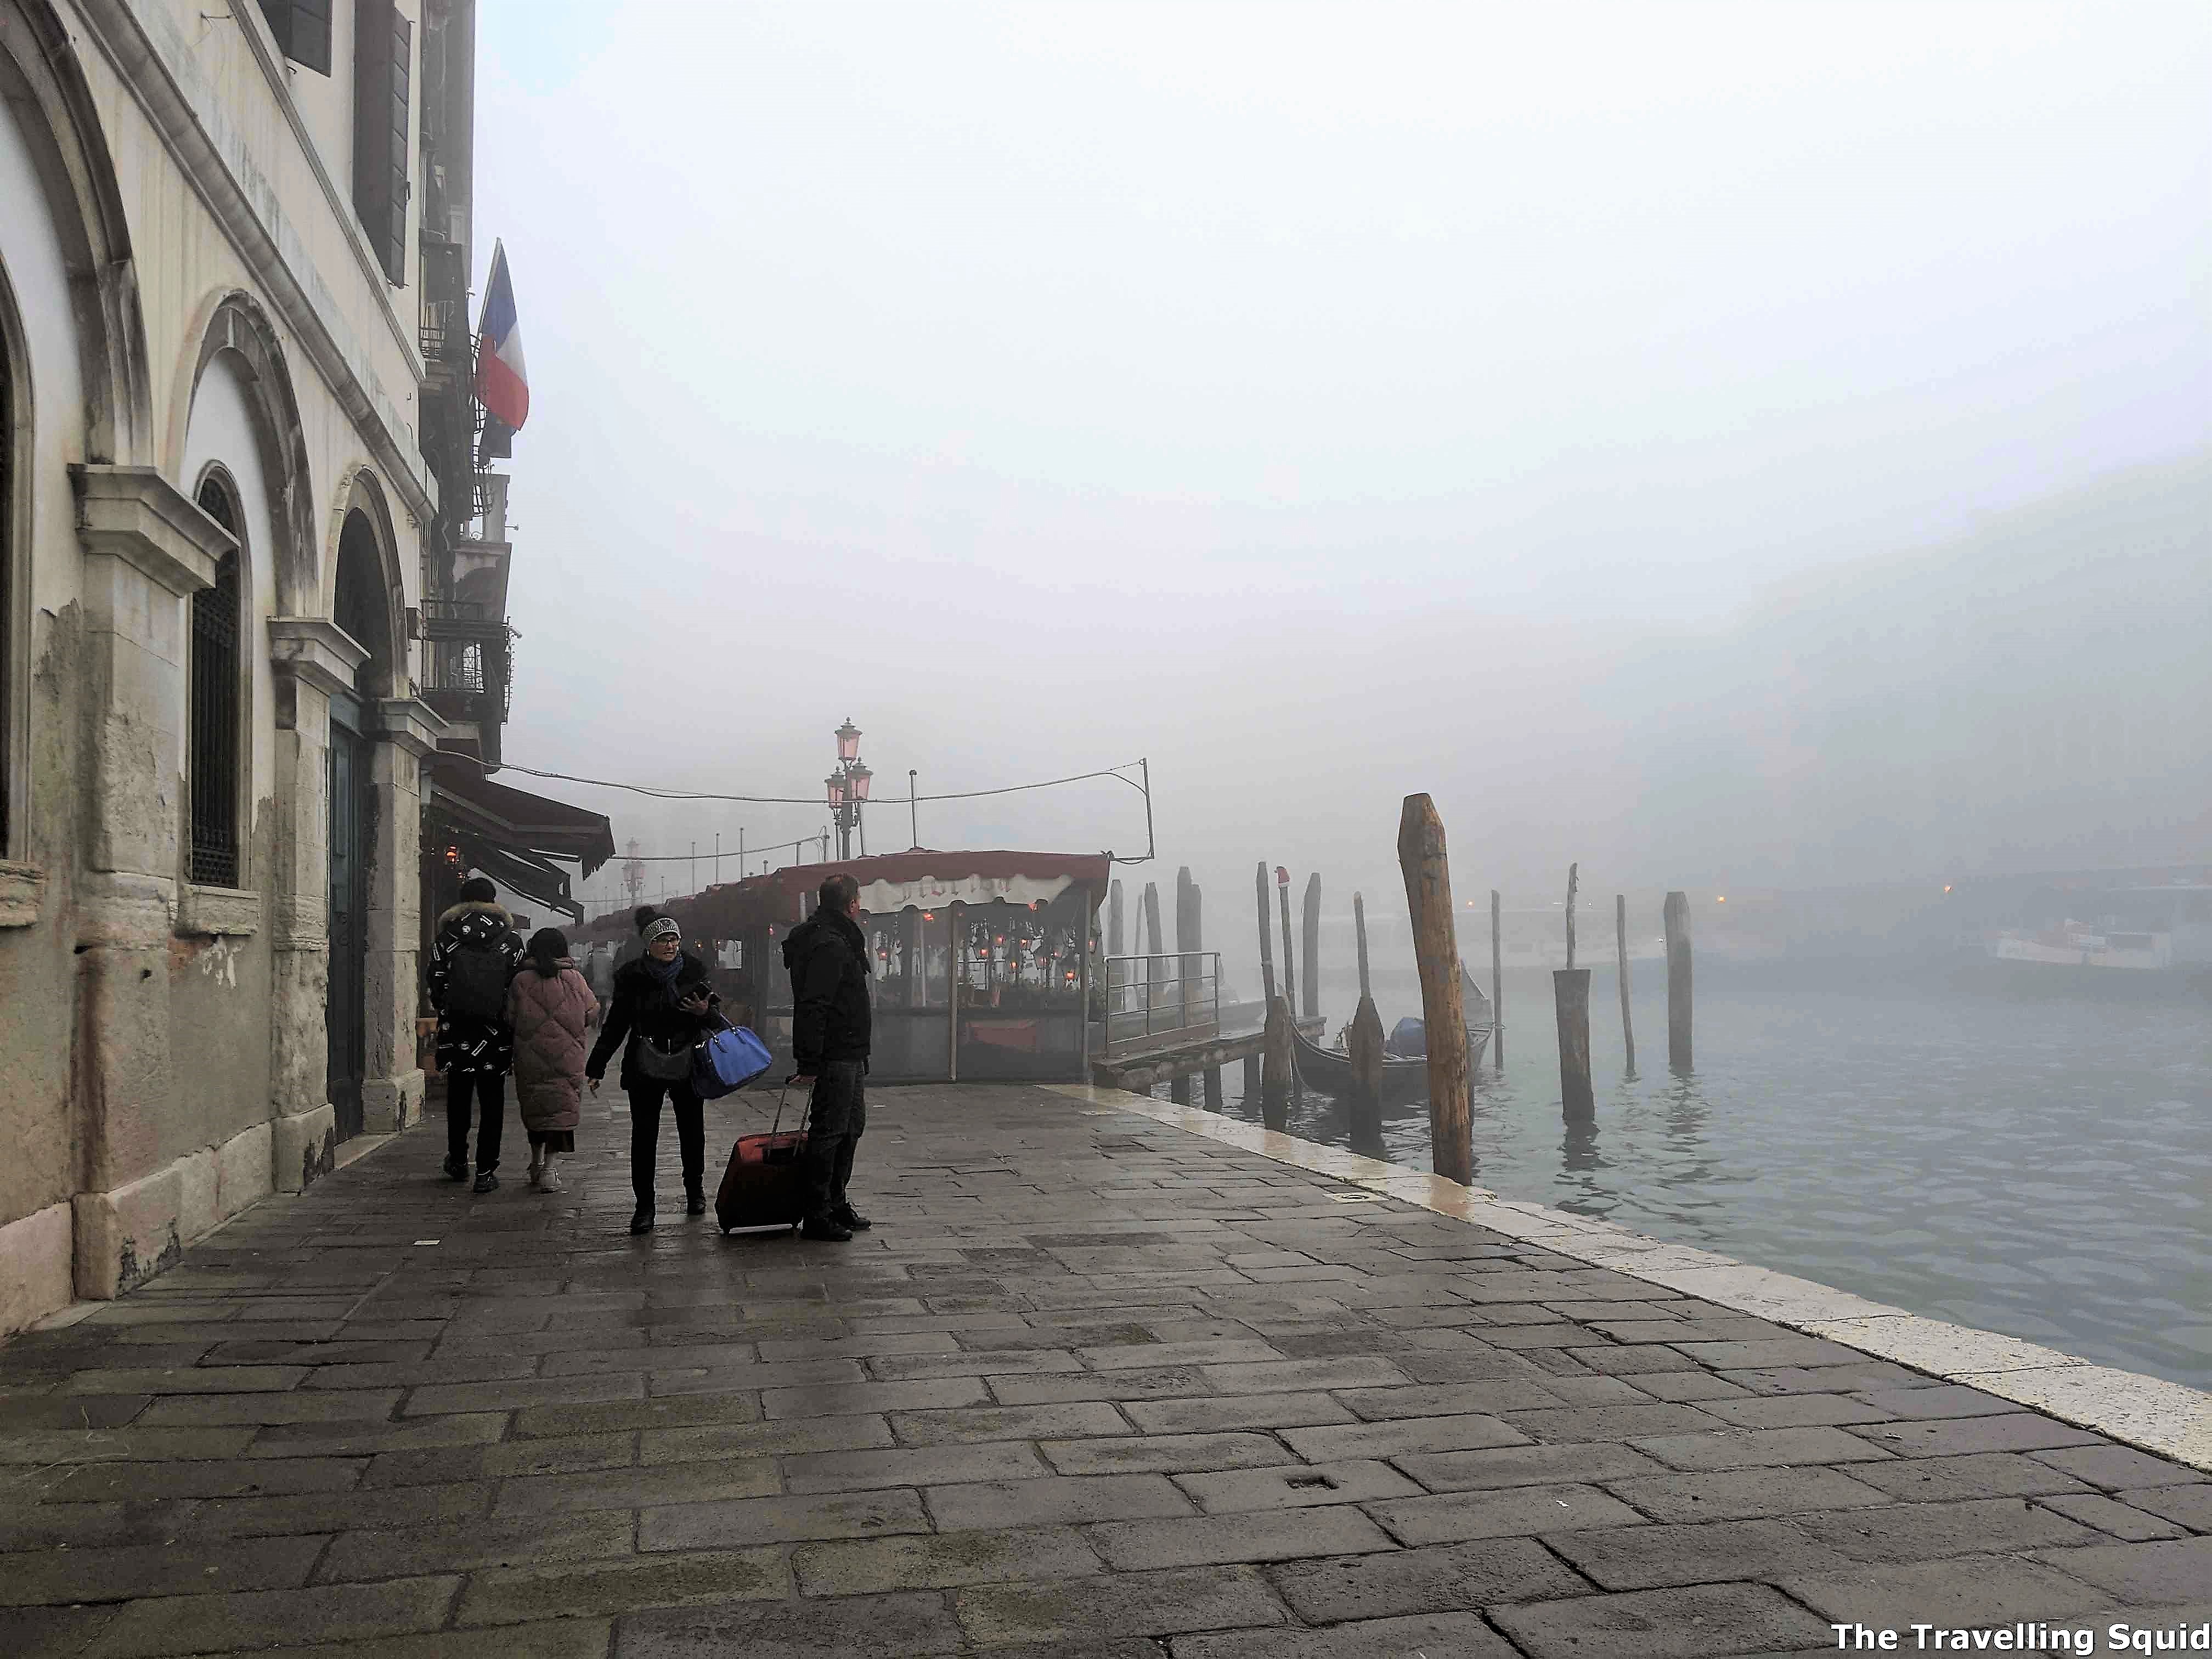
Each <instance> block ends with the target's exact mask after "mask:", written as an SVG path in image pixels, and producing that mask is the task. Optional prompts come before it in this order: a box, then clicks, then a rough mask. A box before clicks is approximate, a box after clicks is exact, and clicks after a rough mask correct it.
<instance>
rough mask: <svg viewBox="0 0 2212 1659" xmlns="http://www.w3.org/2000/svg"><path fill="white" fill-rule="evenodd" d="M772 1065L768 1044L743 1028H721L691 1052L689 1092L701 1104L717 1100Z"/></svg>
mask: <svg viewBox="0 0 2212 1659" xmlns="http://www.w3.org/2000/svg"><path fill="white" fill-rule="evenodd" d="M774 1064H775V1056H774V1055H772V1054H769V1051H768V1044H766V1043H765V1042H762V1041H761V1040H760V1039H759V1038H758V1037H757V1036H754V1035H753V1034H752V1033H751V1032H750V1031H748V1030H745V1028H744V1026H742V1025H726V1026H724V1027H723V1028H722V1029H721V1030H719V1031H717V1032H715V1033H714V1036H710V1037H708V1038H706V1039H705V1040H704V1041H702V1042H701V1043H700V1044H699V1046H698V1047H697V1048H694V1049H693V1050H692V1051H691V1092H692V1093H693V1094H695V1095H696V1096H698V1097H699V1098H700V1099H702V1100H719V1099H720V1098H721V1097H723V1096H724V1095H726V1094H728V1093H729V1092H730V1091H732V1090H733V1089H742V1088H744V1086H745V1085H747V1084H748V1083H750V1082H751V1081H752V1080H753V1079H755V1078H757V1077H758V1076H759V1075H760V1074H761V1073H763V1072H765V1071H766V1070H768V1068H769V1066H772V1065H774Z"/></svg>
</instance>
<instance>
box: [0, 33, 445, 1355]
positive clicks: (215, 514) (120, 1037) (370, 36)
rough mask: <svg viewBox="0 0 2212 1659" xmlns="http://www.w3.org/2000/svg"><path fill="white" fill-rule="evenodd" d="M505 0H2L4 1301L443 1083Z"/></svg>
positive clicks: (225, 1196) (138, 1256)
mask: <svg viewBox="0 0 2212 1659" xmlns="http://www.w3.org/2000/svg"><path fill="white" fill-rule="evenodd" d="M473 3H474V0H216V3H212V4H210V3H206V0H0V1144H4V1146H6V1148H7V1151H8V1156H6V1157H5V1158H0V1332H5V1331H7V1330H9V1329H13V1328H19V1327H21V1325H23V1324H25V1323H27V1322H30V1321H32V1320H34V1319H36V1318H38V1317H39V1316H41V1315H43V1314H45V1313H46V1312H48V1311H50V1310H52V1309H54V1308H57V1307H58V1306H61V1305H63V1304H66V1303H67V1302H69V1301H70V1299H71V1298H72V1297H111V1296H114V1295H116V1294H118V1293H119V1292H121V1291H125V1290H127V1289H129V1288H130V1287H131V1285H134V1284H136V1283H138V1282H140V1281H141V1280H143V1279H144V1278H146V1277H148V1276H149V1275H150V1274H151V1273H155V1272H157V1271H159V1269H160V1268H161V1266H162V1265H164V1264H165V1263H166V1262H167V1261H169V1260H171V1259H173V1256H174V1255H175V1254H176V1253H177V1252H178V1251H179V1249H181V1248H182V1247H183V1245H185V1244H186V1243H190V1242H191V1240H192V1239H193V1238H195V1237H197V1236H198V1235H200V1234H202V1233H204V1232H206V1231H209V1230H210V1229H211V1228H212V1227H214V1226H216V1225H217V1224H218V1223H220V1222H221V1221H222V1219H223V1218H226V1217H227V1216H229V1215H231V1214H234V1213H235V1212H237V1211H238V1210H240V1208H242V1207H244V1206H246V1205H247V1204H250V1203H252V1202H253V1201H254V1200H258V1199H259V1198H261V1197H263V1196H264V1195H266V1194H269V1193H270V1192H271V1191H273V1190H287V1189H294V1188H300V1187H302V1186H304V1185H306V1184H307V1183H308V1182H312V1181H313V1180H314V1179H315V1178H316V1177H317V1176H318V1175H319V1174H320V1173H322V1172H325V1171H326V1170H329V1169H330V1168H331V1164H332V1161H333V1158H334V1157H335V1154H336V1148H337V1145H338V1143H339V1142H340V1141H341V1140H342V1139H344V1138H345V1137H346V1136H348V1135H349V1134H350V1133H361V1132H362V1131H376V1130H382V1129H392V1128H396V1127H403V1126H404V1124H406V1123H407V1122H408V1121H410V1120H411V1119H413V1118H414V1117H416V1115H419V1114H420V1111H421V1109H422V1093H423V1079H422V1071H421V1069H420V1068H419V1066H418V1065H417V1063H416V1046H415V1019H416V999H417V988H416V987H417V971H416V958H417V953H418V950H419V941H420V915H419V910H420V894H419V887H420V872H419V868H418V862H417V855H418V846H417V838H418V827H419V823H420V818H421V812H420V802H421V797H422V792H423V789H424V787H425V781H424V775H425V771H426V759H427V757H428V756H429V755H430V754H432V753H433V752H434V751H435V749H436V748H437V746H438V744H439V743H440V741H441V738H444V737H446V736H447V735H449V734H448V730H447V724H446V722H445V721H444V720H442V719H441V716H440V715H439V714H437V713H436V712H435V710H434V709H433V708H432V707H431V705H430V703H429V702H428V701H427V700H426V698H425V696H423V694H422V692H420V691H419V690H418V681H419V679H420V678H421V675H422V664H423V660H424V651H425V647H424V646H423V645H422V643H421V642H420V640H419V637H418V636H419V635H421V633H422V626H421V617H422V598H423V596H422V582H423V574H422V573H423V571H424V569H425V568H426V562H427V563H428V564H429V565H430V567H431V568H436V561H435V559H434V558H433V555H434V554H435V553H436V552H438V551H439V549H438V545H437V544H438V543H439V541H440V540H441V538H446V537H449V536H450V535H452V534H453V531H454V529H455V527H456V526H465V519H466V517H467V514H466V512H465V509H460V508H458V507H456V506H455V505H454V504H452V503H448V506H447V511H446V512H445V513H444V514H443V516H442V519H441V508H440V501H439V495H440V475H441V466H440V465H436V464H435V462H434V460H426V459H425V457H424V454H423V453H422V452H423V448H424V444H423V440H422V397H423V387H424V386H425V383H426V380H429V379H434V378H435V364H433V365H430V366H429V367H428V368H426V357H425V349H424V321H423V310H424V306H423V301H422V292H421V276H422V269H423V265H424V264H425V262H426V261H427V260H428V258H429V252H428V250H429V249H430V247H431V246H432V245H434V244H435V245H436V246H438V248H439V250H440V252H441V256H442V257H443V258H446V259H447V261H448V268H450V260H451V259H452V258H453V242H454V240H456V238H457V237H458V240H459V243H460V248H461V252H460V255H459V257H460V258H462V259H463V260H464V261H465V258H466V237H467V200H468V188H467V176H466V170H467V146H466V142H465V141H466V133H465V124H466V123H465V117H466V112H467V108H468V87H467V80H468V77H469V76H470V73H471V66H472V42H473V26H474V16H473ZM456 112H459V116H460V118H461V119H460V126H461V129H462V130H461V131H460V132H459V134H458V136H451V137H448V138H447V143H446V149H445V153H443V154H441V153H440V151H439V149H438V146H437V144H436V143H426V138H429V137H434V136H435V134H436V133H437V131H439V130H440V127H441V123H442V124H443V125H444V127H445V129H446V130H447V132H448V133H449V134H450V133H451V130H452V127H453V118H454V116H455V113H456ZM425 204H437V213H438V219H437V222H433V223H431V224H428V225H427V226H426V225H425V224H424V223H423V222H422V219H423V213H422V209H423V206H424V205H425ZM462 268H463V269H464V270H465V264H464V265H463V267H462ZM450 320H451V319H450V318H448V319H447V321H448V322H450ZM448 367H450V365H449V366H448Z"/></svg>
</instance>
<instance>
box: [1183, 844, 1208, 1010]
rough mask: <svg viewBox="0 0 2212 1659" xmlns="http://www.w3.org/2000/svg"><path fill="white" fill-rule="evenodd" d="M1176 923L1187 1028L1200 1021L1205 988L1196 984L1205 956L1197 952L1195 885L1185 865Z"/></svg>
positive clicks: (1196, 895)
mask: <svg viewBox="0 0 2212 1659" xmlns="http://www.w3.org/2000/svg"><path fill="white" fill-rule="evenodd" d="M1175 924H1176V941H1175V948H1176V987H1177V988H1178V989H1179V990H1180V991H1181V992H1182V1024H1183V1029H1184V1030H1189V1029H1190V1028H1191V1027H1192V1026H1194V1025H1195V1024H1198V1023H1199V1016H1200V1011H1201V1010H1202V1008H1203V1007H1204V1005H1205V1003H1206V995H1207V991H1206V987H1204V986H1201V985H1200V983H1199V979H1200V974H1201V973H1202V971H1203V969H1204V965H1205V958H1204V957H1201V956H1200V955H1199V942H1198V884H1197V883H1196V882H1194V881H1193V880H1192V879H1191V878H1190V866H1188V865H1187V864H1186V865H1184V866H1182V869H1180V870H1178V871H1176V905H1175Z"/></svg>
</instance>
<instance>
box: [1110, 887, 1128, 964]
mask: <svg viewBox="0 0 2212 1659" xmlns="http://www.w3.org/2000/svg"><path fill="white" fill-rule="evenodd" d="M1124 937H1125V936H1124V934H1123V933H1122V931H1121V883H1120V882H1118V881H1115V882H1109V883H1108V884H1107V887H1106V954H1107V955H1108V956H1109V957H1118V956H1126V955H1127V951H1124V950H1123V949H1122V948H1121V945H1122V940H1123V938H1124Z"/></svg>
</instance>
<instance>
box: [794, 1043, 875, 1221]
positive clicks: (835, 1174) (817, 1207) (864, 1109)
mask: <svg viewBox="0 0 2212 1659" xmlns="http://www.w3.org/2000/svg"><path fill="white" fill-rule="evenodd" d="M867 1069H868V1068H867V1064H866V1061H864V1060H829V1061H827V1062H825V1063H824V1064H823V1067H822V1069H821V1071H820V1072H818V1073H816V1074H815V1079H814V1093H813V1096H812V1097H811V1099H810V1101H809V1102H808V1104H807V1110H806V1188H807V1213H808V1214H809V1215H817V1216H828V1215H834V1214H835V1213H836V1212H837V1211H839V1210H841V1209H842V1208H844V1207H845V1205H846V1202H847V1200H846V1197H845V1183H846V1182H848V1181H850V1180H851V1179H852V1178H853V1154H854V1152H855V1151H857V1150H858V1149H859V1147H860V1135H861V1133H862V1131H864V1130H866V1128H867V1127H868V1098H867V1083H866V1079H867Z"/></svg>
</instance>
